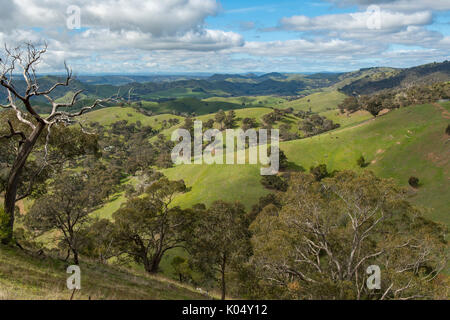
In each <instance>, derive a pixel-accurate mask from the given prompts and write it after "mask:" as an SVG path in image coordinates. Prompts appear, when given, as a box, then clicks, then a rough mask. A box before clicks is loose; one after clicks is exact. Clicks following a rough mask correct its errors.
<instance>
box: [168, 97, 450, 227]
mask: <svg viewBox="0 0 450 320" xmlns="http://www.w3.org/2000/svg"><path fill="white" fill-rule="evenodd" d="M442 107H443V108H445V109H446V110H450V103H445V104H443V105H442ZM447 124H448V119H446V118H444V117H443V116H442V110H440V109H439V108H438V107H437V106H435V105H431V104H430V105H422V106H412V107H408V108H403V109H399V110H394V111H392V112H390V113H388V114H386V115H384V116H381V117H379V118H376V119H373V120H372V119H370V120H365V121H364V120H363V122H361V123H358V124H353V125H348V126H346V127H343V128H341V129H337V130H335V131H332V132H327V133H324V134H321V135H318V136H315V137H312V138H307V139H301V140H293V141H288V142H283V143H281V145H280V148H281V149H282V150H283V151H284V152H285V153H286V155H287V157H288V160H289V161H290V162H292V163H293V164H295V165H298V166H302V167H304V168H309V167H310V166H311V165H317V164H320V163H325V164H327V166H328V168H329V169H330V171H331V170H343V169H352V170H373V171H374V172H375V173H376V174H378V175H380V176H382V177H385V178H393V179H394V180H395V181H396V182H397V183H398V184H399V185H401V186H407V184H408V178H409V177H410V176H412V175H415V176H417V177H419V179H420V180H421V186H420V187H419V188H418V189H417V190H415V189H410V199H411V201H412V202H413V203H416V204H418V205H420V206H423V207H425V208H429V209H431V212H430V216H431V217H432V218H433V219H435V220H438V221H441V222H444V223H446V224H447V225H450V215H449V212H448V208H449V207H450V200H449V199H450V188H449V181H450V180H449V179H450V172H449V170H450V166H449V162H448V159H449V158H450V145H449V144H448V143H447V141H448V137H446V136H445V133H444V131H445V128H446V126H447ZM361 155H363V156H364V157H365V158H366V160H367V161H370V162H371V163H370V165H369V166H368V167H367V168H364V169H361V168H359V167H358V166H357V164H356V159H357V158H358V157H360V156H361ZM164 173H165V174H166V175H168V176H169V177H170V178H171V179H185V181H186V183H187V185H188V186H190V187H192V190H191V191H190V192H189V193H187V194H184V195H181V196H180V197H179V198H178V199H177V204H180V205H182V206H185V207H189V206H190V205H192V204H194V203H196V202H204V203H211V202H212V201H214V200H218V199H224V200H228V199H230V200H231V199H234V200H242V201H244V202H245V204H246V205H247V207H249V206H250V205H251V204H253V203H255V202H256V200H257V199H258V198H259V197H260V196H261V195H263V194H264V193H265V192H267V191H266V190H265V189H264V188H263V187H262V185H261V184H260V179H261V177H260V176H259V170H258V168H257V167H256V166H249V165H244V166H238V165H234V166H233V165H230V166H227V165H223V166H222V165H215V166H207V165H182V166H177V167H175V168H171V169H167V170H164ZM243 190H245V191H243Z"/></svg>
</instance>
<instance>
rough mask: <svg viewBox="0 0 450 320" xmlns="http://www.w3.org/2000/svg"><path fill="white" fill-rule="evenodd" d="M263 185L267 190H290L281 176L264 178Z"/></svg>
mask: <svg viewBox="0 0 450 320" xmlns="http://www.w3.org/2000/svg"><path fill="white" fill-rule="evenodd" d="M261 184H262V185H263V186H264V187H266V188H267V189H272V190H278V191H283V192H285V191H286V190H287V188H288V184H287V182H286V181H285V180H283V179H282V178H281V177H279V176H275V175H274V176H263V177H262V179H261Z"/></svg>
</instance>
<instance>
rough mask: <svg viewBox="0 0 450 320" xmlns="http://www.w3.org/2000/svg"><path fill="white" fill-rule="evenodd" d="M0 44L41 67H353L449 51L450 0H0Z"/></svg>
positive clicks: (441, 56)
mask: <svg viewBox="0 0 450 320" xmlns="http://www.w3.org/2000/svg"><path fill="white" fill-rule="evenodd" d="M0 21H1V22H2V23H1V24H0V43H4V44H6V45H7V46H8V47H15V46H18V45H19V44H20V43H24V42H33V43H35V44H37V45H42V44H43V43H44V42H45V43H47V44H48V52H47V54H46V55H45V58H44V60H43V61H42V63H41V64H40V66H39V69H38V72H41V73H50V72H61V71H62V70H63V66H64V61H67V63H68V64H69V65H70V66H71V67H72V69H73V70H74V72H75V73H76V74H99V73H113V74H150V73H161V74H170V73H200V72H201V73H246V72H292V73H301V72H322V71H329V72H335V71H351V70H357V69H359V68H366V67H373V66H390V67H411V66H415V65H420V64H424V63H429V62H434V61H444V60H446V59H449V56H450V0H304V1H300V0H296V1H294V0H279V1H275V0H221V1H219V0H140V1H138V0H96V1H93V0H45V1H42V0H0Z"/></svg>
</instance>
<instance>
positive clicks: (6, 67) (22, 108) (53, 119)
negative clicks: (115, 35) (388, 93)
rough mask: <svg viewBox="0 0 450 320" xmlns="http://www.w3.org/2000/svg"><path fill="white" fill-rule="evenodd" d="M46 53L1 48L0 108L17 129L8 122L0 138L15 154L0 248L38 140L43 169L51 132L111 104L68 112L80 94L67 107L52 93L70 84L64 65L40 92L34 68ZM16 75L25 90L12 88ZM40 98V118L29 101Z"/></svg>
mask: <svg viewBox="0 0 450 320" xmlns="http://www.w3.org/2000/svg"><path fill="white" fill-rule="evenodd" d="M46 52H47V45H46V44H45V45H44V46H43V48H37V47H36V46H35V45H33V44H31V43H25V44H24V45H21V46H18V47H16V48H14V49H9V48H7V47H6V48H5V53H4V55H3V57H2V59H1V60H0V86H1V87H3V89H4V91H5V92H6V96H7V102H6V103H5V104H0V106H1V108H2V109H6V110H11V111H13V112H14V114H15V117H16V120H17V122H18V123H19V125H15V124H14V123H13V122H12V121H9V122H8V127H9V133H7V134H4V135H3V136H1V137H0V138H1V140H3V139H7V140H11V139H14V141H15V143H16V148H17V152H16V153H15V155H14V158H13V160H12V165H11V166H10V167H9V168H8V173H7V178H6V183H5V196H4V214H3V216H2V219H0V221H1V225H0V241H1V242H2V243H4V244H7V243H10V242H11V241H12V238H13V228H14V209H15V204H16V202H17V201H18V200H19V198H18V196H17V192H18V188H19V185H20V181H21V177H22V174H23V171H24V168H25V166H26V164H27V161H28V159H29V156H30V154H31V152H32V151H33V149H34V148H35V146H36V144H37V143H38V141H39V139H40V138H41V137H42V136H43V135H46V138H45V140H46V141H45V143H44V148H43V150H44V155H43V156H44V158H43V161H42V162H43V165H44V166H45V164H46V162H47V159H46V158H47V155H48V143H49V140H50V137H51V133H52V130H53V128H55V127H56V126H58V125H68V124H71V123H73V122H74V121H75V119H76V118H77V117H79V116H81V115H83V114H84V113H86V112H88V111H90V110H92V109H93V108H95V107H97V106H99V105H101V104H102V103H104V102H106V101H109V100H112V99H106V100H100V99H97V100H95V101H94V102H93V103H92V105H89V106H85V107H82V108H80V110H79V111H76V112H71V109H72V107H74V106H75V104H76V103H77V101H78V99H79V97H80V95H81V93H82V92H83V91H82V90H78V91H76V92H75V93H74V94H73V97H72V98H71V99H70V101H69V102H67V103H59V102H57V99H56V97H55V93H56V92H57V91H58V89H59V88H61V87H68V86H69V85H70V83H71V82H72V80H73V75H72V71H71V69H70V68H69V67H67V65H66V64H65V70H66V75H65V77H64V80H63V81H60V82H56V83H54V84H53V85H51V86H50V87H48V88H41V86H40V84H39V82H40V79H39V77H38V76H37V75H36V72H37V67H38V65H39V64H40V63H42V61H43V56H44V55H45V53H46ZM17 74H20V75H21V77H22V78H23V81H24V83H25V86H24V87H23V90H20V89H21V88H20V87H21V86H19V85H16V82H17ZM39 97H40V98H44V99H45V100H46V101H47V102H48V104H49V105H50V106H51V111H50V114H48V115H45V116H44V115H42V114H39V113H38V112H37V111H36V108H35V107H34V106H33V101H34V99H36V98H39Z"/></svg>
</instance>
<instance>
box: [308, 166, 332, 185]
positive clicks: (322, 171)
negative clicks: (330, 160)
mask: <svg viewBox="0 0 450 320" xmlns="http://www.w3.org/2000/svg"><path fill="white" fill-rule="evenodd" d="M309 172H310V173H311V174H312V175H314V177H315V178H316V181H320V180H322V179H323V178H326V177H329V176H330V174H329V173H328V170H327V165H326V164H319V165H318V166H317V167H314V166H312V167H311V168H310V169H309Z"/></svg>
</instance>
